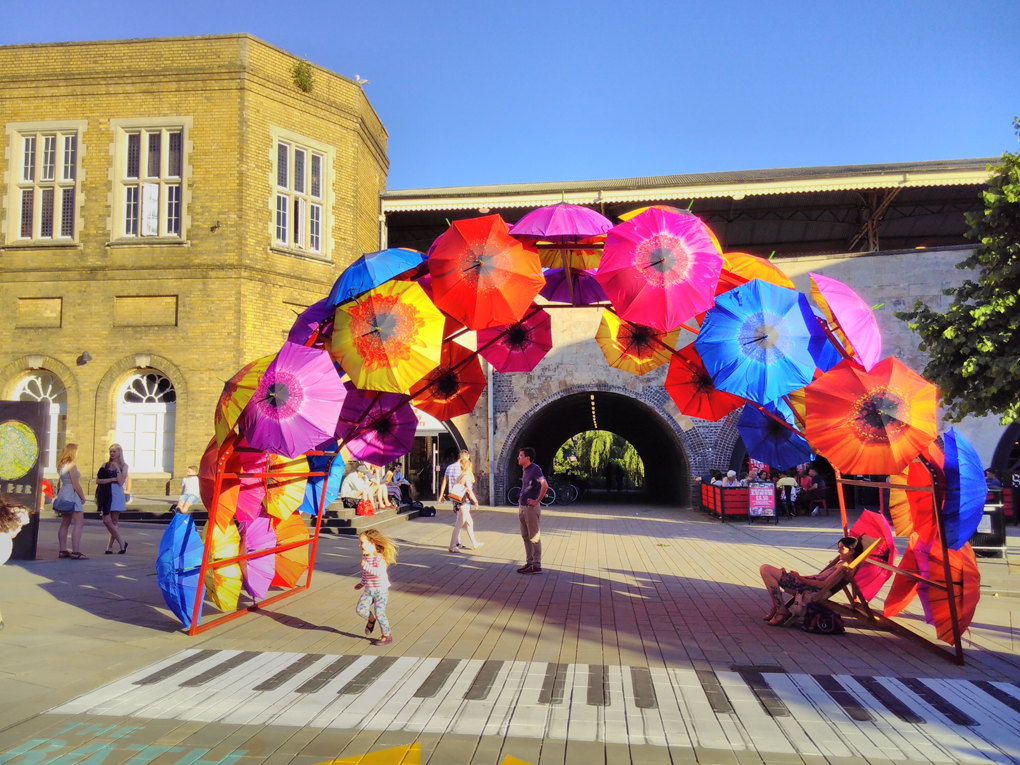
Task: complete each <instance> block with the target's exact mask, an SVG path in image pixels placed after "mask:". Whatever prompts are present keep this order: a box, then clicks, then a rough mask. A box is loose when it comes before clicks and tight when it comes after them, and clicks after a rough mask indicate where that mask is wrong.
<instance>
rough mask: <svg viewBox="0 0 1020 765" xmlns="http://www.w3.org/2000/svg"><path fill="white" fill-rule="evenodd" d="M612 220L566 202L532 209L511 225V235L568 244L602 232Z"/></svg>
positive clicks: (609, 226) (610, 224) (611, 225)
mask: <svg viewBox="0 0 1020 765" xmlns="http://www.w3.org/2000/svg"><path fill="white" fill-rule="evenodd" d="M612 227H613V224H612V223H611V222H610V220H609V219H608V218H606V217H605V216H604V215H599V214H598V213H597V212H595V211H594V210H591V209H589V208H587V207H581V206H580V205H570V204H567V203H566V202H560V203H559V204H555V205H549V206H548V207H540V208H538V209H537V210H532V211H531V212H529V213H528V214H527V215H525V216H524V217H523V218H521V219H520V220H519V221H517V223H515V224H514V225H513V227H512V228H511V229H510V236H519V237H525V238H527V239H534V240H536V241H537V240H542V241H543V242H553V243H555V244H568V243H571V242H577V241H578V240H579V239H588V238H589V237H593V236H599V235H600V234H604V233H606V232H607V231H609V229H611V228H612Z"/></svg>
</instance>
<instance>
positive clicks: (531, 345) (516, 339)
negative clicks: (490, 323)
mask: <svg viewBox="0 0 1020 765" xmlns="http://www.w3.org/2000/svg"><path fill="white" fill-rule="evenodd" d="M478 348H479V351H478V352H479V353H480V354H481V355H482V357H483V358H484V359H485V360H486V361H488V362H489V363H490V364H492V366H493V367H495V369H496V371H497V372H530V371H531V370H533V369H534V368H535V367H536V366H538V362H540V361H541V360H542V359H543V358H545V355H546V354H547V353H548V352H549V351H550V350H551V349H552V319H551V318H550V317H549V314H548V313H547V312H545V311H543V310H542V309H541V308H533V309H532V310H530V311H528V313H527V315H526V316H525V317H524V319H522V320H521V321H518V322H514V323H513V324H510V325H508V326H505V327H494V328H492V329H483V330H482V331H480V332H479V333H478Z"/></svg>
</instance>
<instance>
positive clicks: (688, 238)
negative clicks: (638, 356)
mask: <svg viewBox="0 0 1020 765" xmlns="http://www.w3.org/2000/svg"><path fill="white" fill-rule="evenodd" d="M722 264H723V258H722V255H720V254H719V250H718V249H716V246H715V244H714V243H713V242H712V238H711V237H710V236H709V235H708V229H707V228H706V226H705V224H704V223H702V222H701V220H700V219H699V218H696V217H694V216H688V215H677V214H676V213H671V212H664V211H662V210H657V209H655V208H650V209H648V210H646V211H645V212H643V213H641V214H640V215H637V216H635V217H633V218H631V219H630V220H629V221H627V222H626V223H621V224H620V225H619V226H616V227H615V228H614V229H613V230H612V231H610V232H609V235H608V236H607V237H606V246H605V249H604V250H603V252H602V262H601V264H600V265H599V271H598V275H597V276H596V278H597V279H598V281H599V284H601V285H602V288H603V289H604V290H605V291H606V294H607V295H608V296H609V299H610V300H611V301H612V302H613V305H614V306H616V310H617V312H618V313H619V314H620V316H621V318H623V319H626V320H627V321H630V322H633V323H635V324H643V325H645V326H648V327H652V328H653V329H657V330H659V331H660V332H669V331H671V330H674V329H676V328H677V327H679V326H680V325H681V324H683V323H684V322H685V321H687V320H688V319H690V318H692V317H694V316H695V315H696V314H699V313H702V312H703V311H707V310H708V309H709V308H711V307H712V305H713V303H714V302H715V300H714V296H715V288H716V284H717V283H718V282H719V273H720V271H721V270H722Z"/></svg>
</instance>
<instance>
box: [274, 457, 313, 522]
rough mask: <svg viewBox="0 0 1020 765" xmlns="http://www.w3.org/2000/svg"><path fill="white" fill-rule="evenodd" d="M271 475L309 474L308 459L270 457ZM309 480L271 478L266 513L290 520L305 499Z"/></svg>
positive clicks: (301, 478)
mask: <svg viewBox="0 0 1020 765" xmlns="http://www.w3.org/2000/svg"><path fill="white" fill-rule="evenodd" d="M268 472H269V473H274V472H275V473H307V472H308V458H307V457H305V456H304V455H302V456H300V457H295V458H294V459H287V458H286V457H281V456H280V455H279V454H270V455H269V471H268ZM307 485H308V479H307V478H306V477H304V476H301V477H297V476H284V477H281V478H273V477H270V478H268V479H267V480H266V499H265V503H266V512H268V513H269V514H270V515H271V516H273V517H274V518H280V519H281V520H282V519H284V518H289V517H290V516H291V515H293V514H294V513H295V512H296V511H297V509H298V508H299V507H301V503H302V502H304V499H305V487H306V486H307Z"/></svg>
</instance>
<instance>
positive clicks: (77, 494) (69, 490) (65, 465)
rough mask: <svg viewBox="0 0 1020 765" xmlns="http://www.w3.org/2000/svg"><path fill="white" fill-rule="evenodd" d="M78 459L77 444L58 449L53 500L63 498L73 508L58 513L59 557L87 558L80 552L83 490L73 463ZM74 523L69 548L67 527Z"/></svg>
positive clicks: (79, 475) (83, 517)
mask: <svg viewBox="0 0 1020 765" xmlns="http://www.w3.org/2000/svg"><path fill="white" fill-rule="evenodd" d="M77 459H78V444H67V445H66V446H64V448H63V449H61V450H60V457H59V458H58V459H57V472H58V473H59V474H60V479H59V484H58V485H59V488H58V489H57V496H56V497H55V498H54V502H55V501H56V500H58V499H63V500H66V501H68V502H71V503H72V505H71V506H72V507H73V508H74V509H73V510H70V511H67V512H63V513H61V514H60V528H59V529H58V530H57V542H58V543H59V544H60V557H61V558H71V559H73V560H88V556H85V555H82V553H81V532H82V529H84V528H85V513H84V512H83V511H84V505H83V503H84V502H85V492H84V491H82V488H81V473H79V472H78V468H77V466H76V465H75V464H74V463H75V460H77ZM72 523H73V524H74V530H73V531H72V532H71V550H70V551H68V549H67V529H68V527H69V526H70V525H71V524H72Z"/></svg>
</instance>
